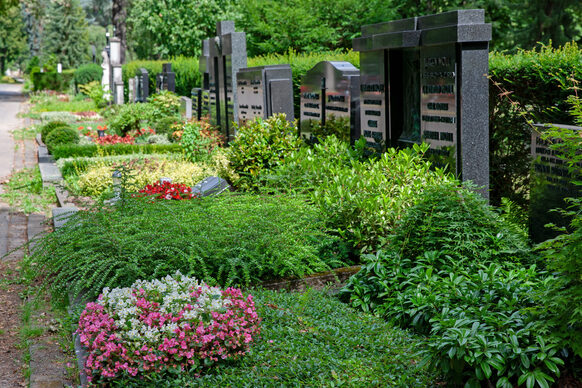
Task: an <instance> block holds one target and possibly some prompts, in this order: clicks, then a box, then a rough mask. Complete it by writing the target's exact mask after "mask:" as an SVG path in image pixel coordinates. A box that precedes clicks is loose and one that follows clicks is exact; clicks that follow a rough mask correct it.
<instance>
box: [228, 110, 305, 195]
mask: <svg viewBox="0 0 582 388" xmlns="http://www.w3.org/2000/svg"><path fill="white" fill-rule="evenodd" d="M235 131H236V134H237V135H236V137H235V139H234V140H233V141H232V142H230V146H229V148H228V159H229V160H230V163H231V166H232V168H233V169H234V170H235V172H236V173H237V174H239V175H240V176H241V180H240V181H239V182H236V184H237V185H239V186H241V187H243V188H251V187H254V186H256V180H257V177H258V176H259V174H260V172H261V170H263V169H270V168H273V167H275V166H277V165H278V164H280V163H282V162H283V161H284V160H285V158H286V157H287V156H288V155H289V154H290V153H291V152H293V151H296V150H297V149H299V147H300V146H301V140H300V139H299V138H298V137H297V127H296V126H295V125H294V124H292V123H289V122H288V121H287V120H286V118H285V115H284V114H277V115H274V116H272V117H270V118H268V119H267V120H263V119H262V118H260V117H258V118H256V119H255V120H253V121H250V122H247V123H246V125H244V126H242V127H238V126H236V125H235Z"/></svg>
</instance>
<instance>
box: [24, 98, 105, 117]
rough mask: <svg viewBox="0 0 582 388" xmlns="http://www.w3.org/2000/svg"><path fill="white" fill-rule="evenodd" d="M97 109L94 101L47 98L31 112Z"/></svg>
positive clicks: (40, 101)
mask: <svg viewBox="0 0 582 388" xmlns="http://www.w3.org/2000/svg"><path fill="white" fill-rule="evenodd" d="M97 109H98V108H97V106H96V105H95V103H94V102H93V100H89V99H86V100H77V101H76V100H72V101H60V100H59V99H58V98H57V97H56V96H47V97H46V98H43V99H40V100H39V101H38V102H37V103H36V104H34V105H33V106H32V108H31V110H30V112H31V113H41V112H87V111H96V110H97Z"/></svg>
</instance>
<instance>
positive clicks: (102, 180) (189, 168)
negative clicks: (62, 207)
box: [72, 159, 216, 197]
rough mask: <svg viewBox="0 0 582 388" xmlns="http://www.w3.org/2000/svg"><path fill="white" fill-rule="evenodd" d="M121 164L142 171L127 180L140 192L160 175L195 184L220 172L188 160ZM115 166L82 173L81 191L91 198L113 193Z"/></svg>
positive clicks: (130, 185)
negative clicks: (112, 179)
mask: <svg viewBox="0 0 582 388" xmlns="http://www.w3.org/2000/svg"><path fill="white" fill-rule="evenodd" d="M121 165H123V166H126V167H128V168H130V169H132V170H134V171H135V170H139V174H133V175H132V176H131V177H130V178H129V179H128V181H127V185H126V187H125V189H126V190H127V191H130V192H137V191H138V190H140V189H142V188H143V187H145V186H146V185H148V184H150V183H152V182H155V181H157V180H159V179H160V178H170V179H172V181H173V182H176V183H182V184H185V185H187V186H194V185H195V184H197V183H199V182H200V181H202V180H203V179H204V178H207V177H209V176H212V175H216V172H215V171H214V170H213V169H212V168H211V167H210V166H208V165H206V164H202V163H197V164H194V163H190V162H184V161H156V160H149V159H141V160H131V161H129V162H124V163H122V164H121ZM115 168H116V166H115V165H114V166H95V167H90V168H88V169H87V171H85V172H84V173H82V174H79V177H78V179H77V182H76V185H77V186H78V193H79V194H81V195H87V196H90V197H100V196H101V195H103V194H106V193H109V191H110V190H111V188H112V181H111V174H112V173H113V170H114V169H115ZM72 189H74V188H72ZM75 191H76V190H75Z"/></svg>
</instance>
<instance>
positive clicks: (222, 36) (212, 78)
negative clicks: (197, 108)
mask: <svg viewBox="0 0 582 388" xmlns="http://www.w3.org/2000/svg"><path fill="white" fill-rule="evenodd" d="M216 32H217V34H216V35H217V36H216V37H214V38H212V39H206V40H205V41H204V42H203V52H202V58H201V62H203V61H204V60H206V58H207V68H206V72H207V73H208V89H207V90H208V92H209V112H210V123H211V124H212V125H215V126H218V127H220V129H221V132H222V134H223V135H224V136H225V138H226V139H227V141H230V140H232V139H233V138H234V131H233V130H232V122H233V121H234V119H235V118H238V103H237V101H236V100H237V95H236V92H235V89H234V88H235V85H236V74H237V72H238V70H239V69H241V68H243V67H246V65H247V43H246V35H245V33H244V32H235V31H234V22H233V21H222V22H218V23H217V26H216ZM206 47H208V54H206V53H205V51H204V49H205V48H206ZM201 71H202V69H201Z"/></svg>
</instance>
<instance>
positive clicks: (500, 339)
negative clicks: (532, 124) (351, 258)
mask: <svg viewBox="0 0 582 388" xmlns="http://www.w3.org/2000/svg"><path fill="white" fill-rule="evenodd" d="M389 240H390V241H389V245H388V250H387V251H385V252H380V253H378V254H377V255H368V256H366V257H365V261H366V263H365V264H364V266H363V268H362V270H361V271H360V272H359V273H358V274H357V275H356V276H354V277H352V278H351V279H350V282H349V284H348V285H347V286H346V288H345V289H344V292H346V293H348V294H349V295H350V299H351V302H352V304H353V305H354V306H359V307H361V308H362V309H364V310H365V311H372V312H374V313H376V314H378V315H381V316H384V317H386V318H388V319H392V320H394V321H395V322H397V323H399V324H400V325H402V326H403V327H411V328H414V329H415V330H416V331H418V332H420V333H426V334H429V333H430V338H431V339H430V340H429V343H428V351H426V352H425V355H426V361H427V362H429V363H430V365H431V366H432V367H434V368H435V369H436V371H439V372H442V373H444V374H445V375H446V377H447V379H449V380H450V381H451V382H454V383H456V384H459V383H461V384H463V383H468V384H469V386H480V381H486V382H488V383H489V384H497V386H503V387H511V386H513V385H514V384H516V383H518V384H522V383H523V382H525V381H526V379H530V380H531V382H535V381H537V382H538V383H539V384H540V386H547V383H548V382H552V381H553V377H551V376H556V375H559V372H558V369H559V368H558V366H559V365H563V361H562V360H561V359H560V358H558V351H559V350H560V348H559V347H558V346H557V345H556V344H555V343H554V341H553V340H552V338H551V337H550V336H547V335H542V332H541V331H539V330H535V328H534V324H535V319H534V317H533V315H532V314H531V313H529V312H528V309H532V308H533V307H535V306H536V305H537V301H536V300H535V295H536V293H537V292H538V290H539V289H540V285H541V276H540V275H541V274H543V273H540V271H539V269H537V268H536V267H535V265H532V266H531V267H529V268H526V267H525V266H524V265H530V264H531V263H532V260H533V259H532V258H531V256H530V253H529V249H528V246H527V243H526V236H525V235H524V233H523V232H519V230H517V229H516V227H515V226H513V225H512V224H511V223H509V222H508V221H506V220H505V219H503V218H501V217H500V216H499V215H497V214H496V213H495V212H493V211H492V209H491V208H489V206H488V205H487V203H486V202H485V200H484V199H482V198H481V197H480V196H479V195H478V194H476V193H474V192H472V191H470V190H467V189H465V188H459V187H457V186H455V185H442V186H439V187H433V188H431V189H428V190H426V191H425V192H424V194H423V195H422V196H421V198H420V200H419V201H418V202H417V203H416V204H414V205H413V206H412V207H411V208H410V209H409V210H408V211H407V212H406V213H405V214H404V216H403V218H402V220H401V221H400V222H398V223H397V225H396V228H395V229H394V230H393V233H392V235H391V236H390V239H389ZM528 384H529V383H528ZM528 386H529V385H528Z"/></svg>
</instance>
